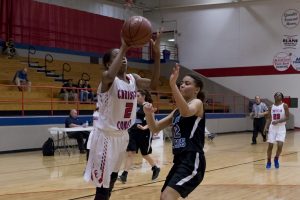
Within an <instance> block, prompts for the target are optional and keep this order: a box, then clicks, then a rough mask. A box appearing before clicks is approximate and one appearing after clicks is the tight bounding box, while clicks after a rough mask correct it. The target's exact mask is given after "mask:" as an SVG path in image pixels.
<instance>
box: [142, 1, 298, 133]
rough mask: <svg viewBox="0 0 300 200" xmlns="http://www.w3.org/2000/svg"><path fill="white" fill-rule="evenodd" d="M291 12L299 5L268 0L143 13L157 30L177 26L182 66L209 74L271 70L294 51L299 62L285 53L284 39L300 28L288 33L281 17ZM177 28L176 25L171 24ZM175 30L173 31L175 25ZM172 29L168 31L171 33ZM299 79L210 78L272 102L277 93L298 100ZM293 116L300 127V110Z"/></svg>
mask: <svg viewBox="0 0 300 200" xmlns="http://www.w3.org/2000/svg"><path fill="white" fill-rule="evenodd" d="M287 9H297V10H298V11H300V1H297V0H285V1H282V0H269V1H264V0H262V1H253V2H241V3H239V4H237V3H232V4H230V3H229V4H223V5H213V6H212V5H210V6H195V7H186V8H177V9H164V10H161V11H152V12H148V13H146V14H145V16H146V17H148V18H150V19H151V20H152V21H154V22H155V23H153V24H155V26H160V25H164V24H162V23H161V20H165V21H172V22H174V21H175V24H176V25H175V27H177V31H178V35H177V43H178V48H179V60H180V62H181V64H182V65H183V66H185V67H188V68H190V69H210V68H224V70H226V68H227V67H242V66H264V65H273V58H274V56H275V55H276V54H277V53H279V52H282V51H283V52H291V53H292V54H293V55H296V56H298V57H300V49H299V47H298V46H299V45H298V46H297V47H296V49H292V50H286V49H283V48H284V46H283V44H282V39H283V37H284V35H297V36H296V38H298V40H299V39H300V37H299V34H300V25H298V26H297V27H295V28H290V29H289V28H286V27H284V26H283V25H282V22H281V18H282V15H283V13H284V11H286V10H287ZM173 24H174V23H173ZM173 27H174V26H173ZM173 27H170V24H167V25H166V29H167V30H168V29H170V30H172V29H173ZM299 78H300V75H298V74H291V75H290V74H288V75H272V76H242V77H219V78H211V80H213V81H216V82H218V83H219V84H221V85H224V86H225V87H228V88H230V89H232V90H234V91H236V92H238V93H240V94H242V95H245V96H246V97H249V98H254V96H255V95H261V96H262V97H263V98H268V99H270V100H273V94H274V92H275V91H281V92H283V93H284V94H285V95H286V96H291V97H297V98H300V91H299V89H298V87H297V86H298V85H299ZM290 111H291V113H292V114H294V115H295V126H296V127H300V112H299V111H300V109H290Z"/></svg>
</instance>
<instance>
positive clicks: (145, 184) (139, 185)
mask: <svg viewBox="0 0 300 200" xmlns="http://www.w3.org/2000/svg"><path fill="white" fill-rule="evenodd" d="M298 152H299V151H294V152H290V153H285V154H281V155H280V156H288V155H292V154H297V153H298ZM263 160H266V158H261V159H257V160H253V161H249V162H244V163H239V164H235V165H230V166H225V167H221V168H217V169H211V170H207V171H205V173H210V172H214V171H218V170H223V169H228V168H232V167H237V166H241V165H246V164H250V163H256V162H259V161H263ZM164 181H165V179H164V180H159V181H154V182H150V183H143V184H138V185H134V186H128V187H123V188H119V189H116V190H113V191H112V192H117V191H122V190H127V189H131V188H134V187H141V186H147V185H152V184H154V183H160V182H164ZM93 196H95V194H90V195H85V196H81V197H76V198H71V199H68V200H78V199H85V198H88V197H93Z"/></svg>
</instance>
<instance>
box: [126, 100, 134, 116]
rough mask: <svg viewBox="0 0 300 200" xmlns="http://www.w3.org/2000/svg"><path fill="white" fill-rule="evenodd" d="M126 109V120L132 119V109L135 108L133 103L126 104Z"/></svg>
mask: <svg viewBox="0 0 300 200" xmlns="http://www.w3.org/2000/svg"><path fill="white" fill-rule="evenodd" d="M125 106H126V108H125V113H124V118H130V116H131V112H132V108H133V103H126V105H125Z"/></svg>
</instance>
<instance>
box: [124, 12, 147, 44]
mask: <svg viewBox="0 0 300 200" xmlns="http://www.w3.org/2000/svg"><path fill="white" fill-rule="evenodd" d="M122 36H123V39H124V41H125V42H126V44H127V45H129V46H135V47H141V46H144V45H145V44H146V43H148V42H149V41H150V39H151V37H152V26H151V23H150V21H149V20H148V19H146V18H145V17H142V16H132V17H130V18H129V19H128V20H126V21H125V22H124V24H123V28H122Z"/></svg>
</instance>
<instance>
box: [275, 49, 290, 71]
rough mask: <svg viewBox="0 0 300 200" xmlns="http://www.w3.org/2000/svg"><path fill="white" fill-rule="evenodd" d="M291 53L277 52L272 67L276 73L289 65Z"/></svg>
mask: <svg viewBox="0 0 300 200" xmlns="http://www.w3.org/2000/svg"><path fill="white" fill-rule="evenodd" d="M291 60H292V59H291V53H288V52H279V53H277V54H276V55H275V56H274V58H273V66H274V67H275V69H276V70H278V71H285V70H287V69H288V68H289V66H290V65H291Z"/></svg>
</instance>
